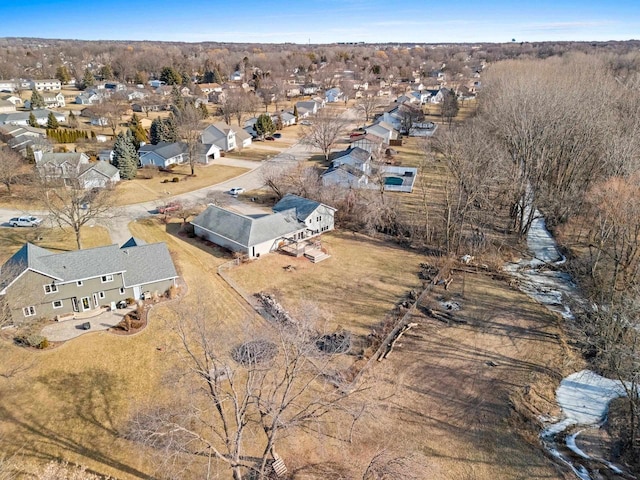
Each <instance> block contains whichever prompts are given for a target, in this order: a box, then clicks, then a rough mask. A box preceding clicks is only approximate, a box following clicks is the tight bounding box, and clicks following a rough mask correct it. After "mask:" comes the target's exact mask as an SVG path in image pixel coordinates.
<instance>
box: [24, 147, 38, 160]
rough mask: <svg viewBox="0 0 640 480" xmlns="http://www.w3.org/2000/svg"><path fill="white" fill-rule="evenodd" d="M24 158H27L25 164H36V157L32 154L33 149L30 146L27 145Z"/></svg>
mask: <svg viewBox="0 0 640 480" xmlns="http://www.w3.org/2000/svg"><path fill="white" fill-rule="evenodd" d="M25 157H26V158H27V162H29V163H36V156H35V154H34V153H33V148H31V145H27V149H26V151H25Z"/></svg>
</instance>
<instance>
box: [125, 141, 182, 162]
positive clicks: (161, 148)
mask: <svg viewBox="0 0 640 480" xmlns="http://www.w3.org/2000/svg"><path fill="white" fill-rule="evenodd" d="M138 151H139V152H140V153H141V154H143V153H146V152H154V153H155V154H156V155H160V156H161V157H162V158H164V159H167V160H168V159H170V158H173V157H177V156H178V155H180V154H186V153H187V152H188V151H189V148H188V147H187V144H186V143H183V142H174V143H167V142H160V143H158V144H157V145H152V144H150V143H149V144H147V145H143V146H142V147H140V149H139V150H138Z"/></svg>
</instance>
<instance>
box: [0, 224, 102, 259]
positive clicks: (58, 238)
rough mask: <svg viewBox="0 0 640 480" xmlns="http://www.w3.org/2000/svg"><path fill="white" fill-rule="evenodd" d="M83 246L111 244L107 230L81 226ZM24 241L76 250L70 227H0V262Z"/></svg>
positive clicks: (43, 246)
mask: <svg viewBox="0 0 640 480" xmlns="http://www.w3.org/2000/svg"><path fill="white" fill-rule="evenodd" d="M80 238H81V240H82V247H83V248H92V247H100V246H103V245H110V244H111V237H110V236H109V232H108V231H107V229H106V228H104V227H99V226H95V227H83V228H82V229H81V230H80ZM26 242H31V243H33V244H34V245H37V246H39V247H42V248H46V249H47V250H51V251H53V252H55V251H61V252H62V251H68V250H76V248H77V247H76V240H75V234H74V233H73V231H71V230H70V229H64V230H63V229H61V228H56V227H54V228H44V227H38V228H17V227H16V228H10V227H7V228H0V262H4V261H5V260H6V259H7V258H9V257H10V256H11V255H13V254H14V253H15V252H16V251H18V250H19V249H20V247H22V245H24V244H25V243H26Z"/></svg>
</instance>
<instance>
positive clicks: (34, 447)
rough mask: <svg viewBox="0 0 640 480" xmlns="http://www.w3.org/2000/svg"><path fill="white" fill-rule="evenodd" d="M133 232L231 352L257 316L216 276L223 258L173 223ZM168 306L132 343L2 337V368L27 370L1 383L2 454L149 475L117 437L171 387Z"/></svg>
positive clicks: (99, 335) (97, 337)
mask: <svg viewBox="0 0 640 480" xmlns="http://www.w3.org/2000/svg"><path fill="white" fill-rule="evenodd" d="M131 229H132V231H133V234H134V235H136V236H137V237H140V238H142V239H144V240H145V241H147V242H155V241H166V242H167V244H168V245H169V248H170V250H171V251H172V254H173V255H174V261H175V263H176V266H177V268H178V270H179V272H180V274H181V275H182V276H183V278H184V279H185V280H186V282H187V285H188V286H189V290H188V292H187V294H186V296H185V297H184V298H183V299H182V300H180V301H179V302H180V303H181V304H182V303H187V304H194V305H199V306H201V307H203V308H207V310H208V311H209V312H211V322H215V323H216V324H218V325H220V335H221V337H220V338H221V339H222V341H225V342H226V343H227V344H228V345H230V346H232V345H236V344H237V343H238V339H239V338H242V335H244V334H245V332H247V331H249V330H251V328H253V327H252V326H255V325H256V317H255V315H253V313H252V312H251V311H250V310H249V309H247V308H246V306H245V305H244V304H243V303H241V302H239V299H238V297H237V295H236V294H235V292H233V291H232V290H231V289H229V288H228V287H227V285H226V284H225V283H224V282H222V280H221V279H219V277H218V276H217V275H216V267H217V265H218V264H219V263H222V262H224V261H226V260H227V259H228V258H227V257H226V256H224V255H222V254H221V252H219V251H215V250H213V249H208V247H206V246H204V245H203V244H201V243H200V242H197V241H190V242H185V241H183V240H182V239H181V238H179V237H177V236H176V235H174V233H176V232H177V230H178V225H177V224H169V225H168V226H166V225H163V224H160V223H159V222H155V221H151V220H150V221H143V222H136V223H134V224H132V226H131ZM14 230H16V231H17V229H12V230H10V231H11V232H13V231H14ZM24 230H27V229H24ZM97 240H98V239H97V238H96V241H97ZM14 241H15V242H17V241H18V240H17V239H16V240H14ZM65 242H66V243H65ZM87 242H88V240H87ZM48 245H49V246H53V245H58V246H59V248H62V246H64V245H68V241H66V240H64V239H62V238H60V239H59V240H58V243H56V242H54V240H53V239H51V243H50V244H48ZM43 246H44V245H43ZM204 279H206V281H205V280H204ZM174 306H175V304H169V303H166V304H160V305H158V306H156V307H154V308H153V310H152V311H151V314H150V317H149V325H148V326H147V328H146V329H145V330H143V331H142V332H140V333H139V334H137V335H135V336H131V337H124V336H116V335H113V334H110V333H108V332H95V333H91V334H87V335H83V336H82V337H80V338H77V339H74V340H72V341H69V342H66V343H65V344H63V345H61V346H59V347H57V348H54V349H51V350H45V351H29V350H25V349H21V348H18V347H15V346H13V345H12V344H11V342H10V341H9V340H8V339H2V338H0V365H2V368H1V369H0V370H2V371H4V368H5V367H8V366H12V365H25V366H28V367H29V368H28V369H27V370H26V371H23V372H21V373H20V374H18V375H16V376H13V377H9V378H5V377H3V376H0V445H1V446H2V451H3V452H6V453H7V454H9V455H10V454H11V453H13V452H19V453H18V457H17V458H18V459H19V460H20V461H21V462H24V463H32V464H33V463H41V462H43V461H44V462H46V461H48V460H49V459H64V460H68V461H70V462H76V463H79V464H82V465H86V466H87V467H88V468H89V469H91V470H94V471H96V472H99V473H101V474H105V475H111V476H113V477H115V478H118V479H141V478H153V475H154V474H155V466H154V465H153V464H152V461H151V460H150V457H149V455H147V453H148V452H145V451H144V449H141V448H140V447H139V446H135V445H133V444H132V443H130V442H128V441H126V440H124V439H123V438H122V436H121V433H122V432H123V431H124V428H125V426H126V423H127V421H128V419H129V418H130V416H131V414H132V412H133V411H135V410H136V409H137V408H138V406H140V405H144V404H145V403H146V402H148V401H149V400H150V399H153V401H154V402H159V403H161V402H163V401H164V399H166V398H168V397H169V396H170V394H171V393H172V391H173V390H174V385H173V384H172V383H168V381H167V379H166V375H167V373H168V371H169V370H171V368H172V367H173V366H174V365H176V364H177V363H178V362H180V360H179V355H178V354H177V345H176V343H175V339H174V337H173V336H172V333H171V331H170V329H169V328H168V326H167V323H166V320H167V319H170V318H171V317H172V315H173V314H174V313H173V308H174ZM258 325H263V324H262V323H260V322H258Z"/></svg>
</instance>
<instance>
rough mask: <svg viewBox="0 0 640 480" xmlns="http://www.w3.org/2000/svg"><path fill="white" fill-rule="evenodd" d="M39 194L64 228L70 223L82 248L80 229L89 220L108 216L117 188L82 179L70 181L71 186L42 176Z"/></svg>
mask: <svg viewBox="0 0 640 480" xmlns="http://www.w3.org/2000/svg"><path fill="white" fill-rule="evenodd" d="M34 194H35V195H36V198H34V201H36V202H38V203H40V204H41V205H42V206H43V207H44V208H45V209H46V210H47V211H48V212H49V215H50V216H51V219H52V220H53V222H54V223H56V224H57V225H58V226H59V227H60V228H64V227H70V228H71V229H72V230H73V232H74V234H75V238H76V245H77V246H78V249H81V248H82V240H81V238H80V230H81V228H82V227H83V226H85V225H87V224H88V223H89V222H91V221H93V220H97V219H101V218H108V216H109V215H110V212H111V209H112V207H113V188H112V187H110V186H109V187H105V188H88V189H85V188H83V186H82V184H81V182H78V181H70V182H69V185H68V186H65V185H61V184H60V182H57V181H54V180H48V179H46V178H40V179H38V180H37V186H36V188H35V189H34Z"/></svg>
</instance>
